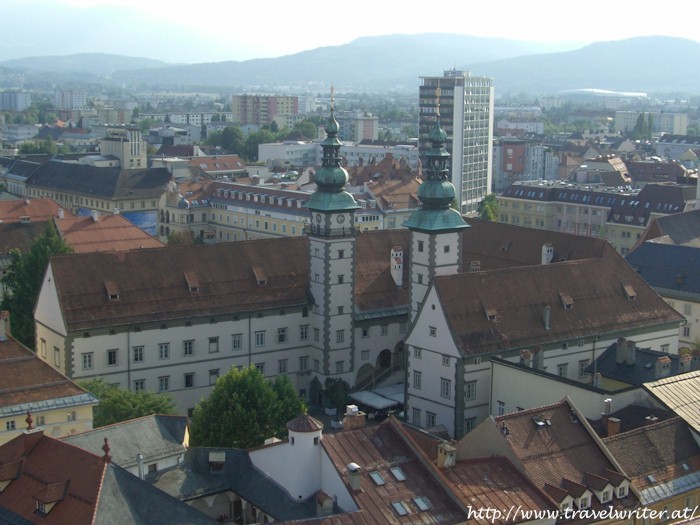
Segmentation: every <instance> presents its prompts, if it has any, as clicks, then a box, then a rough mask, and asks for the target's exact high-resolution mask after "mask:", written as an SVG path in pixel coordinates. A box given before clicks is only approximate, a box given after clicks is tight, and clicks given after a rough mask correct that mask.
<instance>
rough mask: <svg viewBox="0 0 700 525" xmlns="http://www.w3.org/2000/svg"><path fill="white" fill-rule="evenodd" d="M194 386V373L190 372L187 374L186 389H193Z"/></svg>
mask: <svg viewBox="0 0 700 525" xmlns="http://www.w3.org/2000/svg"><path fill="white" fill-rule="evenodd" d="M193 386H194V373H192V372H190V373H189V374H185V388H192V387H193Z"/></svg>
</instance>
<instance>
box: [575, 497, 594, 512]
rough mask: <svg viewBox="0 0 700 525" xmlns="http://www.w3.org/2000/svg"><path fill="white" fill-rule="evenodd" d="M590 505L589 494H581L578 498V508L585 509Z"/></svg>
mask: <svg viewBox="0 0 700 525" xmlns="http://www.w3.org/2000/svg"><path fill="white" fill-rule="evenodd" d="M590 506H591V498H590V496H583V497H582V498H581V499H579V500H578V508H579V510H581V509H587V508H588V507H590Z"/></svg>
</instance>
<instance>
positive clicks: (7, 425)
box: [5, 420, 15, 430]
mask: <svg viewBox="0 0 700 525" xmlns="http://www.w3.org/2000/svg"><path fill="white" fill-rule="evenodd" d="M5 430H15V421H14V420H12V421H5Z"/></svg>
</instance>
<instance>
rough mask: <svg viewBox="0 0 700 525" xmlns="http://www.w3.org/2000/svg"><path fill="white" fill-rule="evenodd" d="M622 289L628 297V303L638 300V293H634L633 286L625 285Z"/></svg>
mask: <svg viewBox="0 0 700 525" xmlns="http://www.w3.org/2000/svg"><path fill="white" fill-rule="evenodd" d="M622 287H623V288H624V290H625V295H626V296H627V300H628V301H634V300H635V299H636V298H637V292H635V291H634V288H633V287H632V285H629V284H624V285H622Z"/></svg>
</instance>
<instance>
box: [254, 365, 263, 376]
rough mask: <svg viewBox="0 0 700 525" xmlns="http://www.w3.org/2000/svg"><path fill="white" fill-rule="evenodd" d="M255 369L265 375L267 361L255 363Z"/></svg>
mask: <svg viewBox="0 0 700 525" xmlns="http://www.w3.org/2000/svg"><path fill="white" fill-rule="evenodd" d="M255 369H256V370H257V371H258V372H260V373H261V374H262V375H265V363H255Z"/></svg>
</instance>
